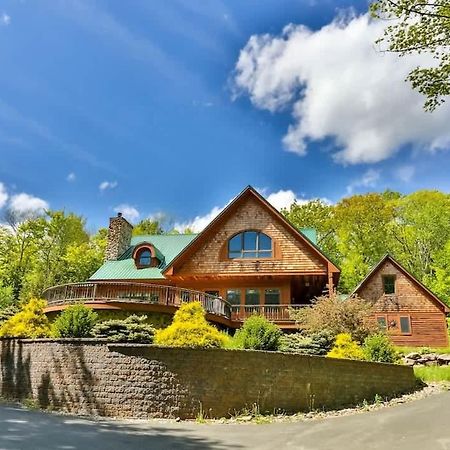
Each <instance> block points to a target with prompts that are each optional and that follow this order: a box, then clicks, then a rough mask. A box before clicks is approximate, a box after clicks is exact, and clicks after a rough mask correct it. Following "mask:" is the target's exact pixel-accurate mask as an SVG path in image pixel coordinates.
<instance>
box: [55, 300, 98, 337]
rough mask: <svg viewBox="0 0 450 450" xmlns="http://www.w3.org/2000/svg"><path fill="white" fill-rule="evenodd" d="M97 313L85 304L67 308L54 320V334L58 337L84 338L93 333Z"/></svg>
mask: <svg viewBox="0 0 450 450" xmlns="http://www.w3.org/2000/svg"><path fill="white" fill-rule="evenodd" d="M97 318H98V316H97V314H96V313H95V312H94V311H92V309H91V308H88V307H86V306H84V305H73V306H69V307H68V308H66V309H65V310H64V311H63V312H62V313H61V314H60V315H59V316H58V317H57V318H56V320H55V321H54V322H53V326H52V334H53V336H55V337H58V338H65V337H74V338H82V337H87V336H90V335H91V332H92V328H93V327H94V325H95V322H96V321H97Z"/></svg>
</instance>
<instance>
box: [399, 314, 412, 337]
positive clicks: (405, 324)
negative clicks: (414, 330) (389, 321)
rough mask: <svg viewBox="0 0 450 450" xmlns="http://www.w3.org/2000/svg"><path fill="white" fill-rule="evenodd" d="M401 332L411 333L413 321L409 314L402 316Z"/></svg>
mask: <svg viewBox="0 0 450 450" xmlns="http://www.w3.org/2000/svg"><path fill="white" fill-rule="evenodd" d="M400 332H401V333H402V334H410V333H411V322H410V320H409V316H400Z"/></svg>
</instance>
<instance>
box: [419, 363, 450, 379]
mask: <svg viewBox="0 0 450 450" xmlns="http://www.w3.org/2000/svg"><path fill="white" fill-rule="evenodd" d="M414 373H415V375H416V377H417V378H419V379H420V380H422V381H425V382H426V381H450V366H424V367H414Z"/></svg>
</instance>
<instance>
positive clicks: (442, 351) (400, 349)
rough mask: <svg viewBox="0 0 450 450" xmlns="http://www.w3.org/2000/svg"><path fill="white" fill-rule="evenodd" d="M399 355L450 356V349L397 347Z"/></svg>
mask: <svg viewBox="0 0 450 450" xmlns="http://www.w3.org/2000/svg"><path fill="white" fill-rule="evenodd" d="M395 350H397V352H398V353H400V354H401V355H403V356H404V355H407V354H408V353H420V354H421V355H423V354H425V353H437V354H438V355H444V354H450V347H436V348H430V347H395Z"/></svg>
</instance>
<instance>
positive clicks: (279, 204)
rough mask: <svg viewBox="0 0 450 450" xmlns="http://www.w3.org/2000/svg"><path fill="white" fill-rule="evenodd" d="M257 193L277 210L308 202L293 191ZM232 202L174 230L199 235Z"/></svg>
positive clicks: (178, 223)
mask: <svg viewBox="0 0 450 450" xmlns="http://www.w3.org/2000/svg"><path fill="white" fill-rule="evenodd" d="M258 192H260V194H261V195H263V196H264V197H265V198H266V199H267V201H268V202H269V203H270V204H271V205H272V206H274V207H275V208H276V209H278V210H281V209H283V208H289V207H290V206H291V205H292V203H294V202H297V204H299V205H301V204H304V203H307V202H308V201H309V199H306V198H303V197H299V196H298V195H296V194H295V193H294V191H292V190H290V189H288V190H283V189H280V190H279V191H277V192H268V190H267V189H265V188H262V189H258ZM233 200H234V198H233V199H231V200H230V201H229V202H228V203H227V204H226V205H225V206H222V207H219V206H215V207H214V208H213V209H212V210H211V211H209V212H208V213H206V214H205V215H204V216H197V217H195V218H194V219H192V220H188V221H186V222H177V223H175V225H174V228H175V229H176V230H178V231H180V232H183V231H184V230H185V229H186V228H189V229H191V230H192V231H194V232H195V233H199V232H200V231H202V230H203V229H204V228H205V227H206V226H207V225H208V224H209V223H210V222H211V221H212V220H214V219H215V218H216V217H217V216H218V215H219V214H220V213H221V212H222V211H223V210H224V209H225V208H226V207H227V206H228V205H229V204H230V203H231V202H232V201H233ZM320 200H321V201H323V202H324V203H330V201H329V200H327V199H325V198H324V199H320Z"/></svg>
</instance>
